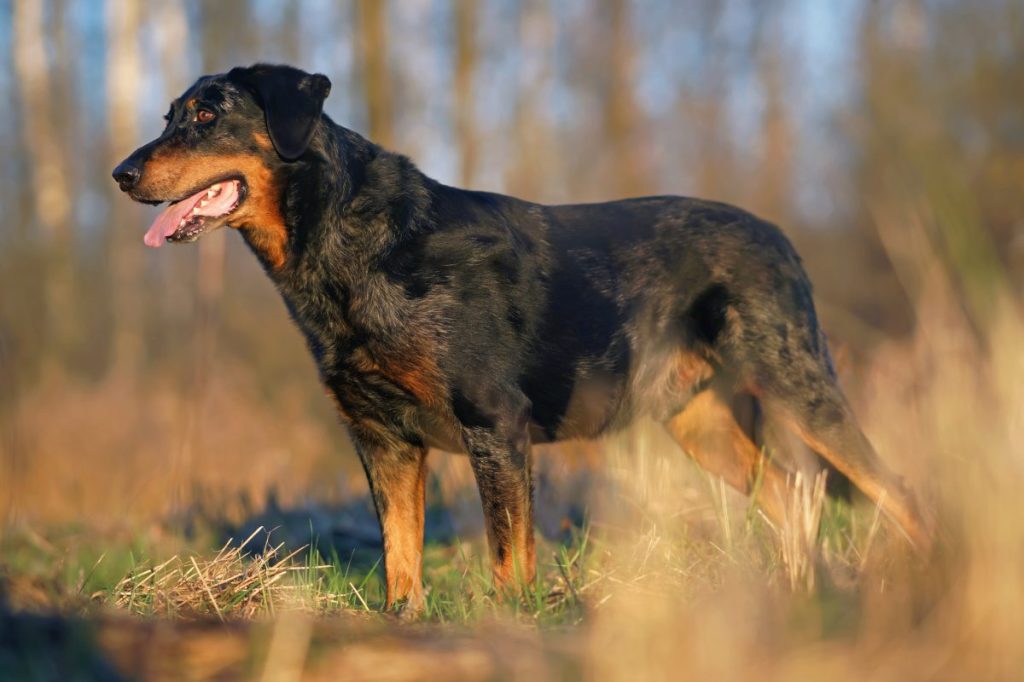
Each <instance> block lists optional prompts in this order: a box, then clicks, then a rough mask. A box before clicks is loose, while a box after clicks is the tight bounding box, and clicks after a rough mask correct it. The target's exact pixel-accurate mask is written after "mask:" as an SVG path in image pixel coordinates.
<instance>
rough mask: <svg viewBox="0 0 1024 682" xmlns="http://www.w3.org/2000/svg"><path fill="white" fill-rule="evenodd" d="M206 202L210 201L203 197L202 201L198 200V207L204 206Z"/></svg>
mask: <svg viewBox="0 0 1024 682" xmlns="http://www.w3.org/2000/svg"><path fill="white" fill-rule="evenodd" d="M208 203H210V202H209V201H208V200H206V199H203V200H202V201H200V202H199V208H203V207H205V206H206V205H207V204H208Z"/></svg>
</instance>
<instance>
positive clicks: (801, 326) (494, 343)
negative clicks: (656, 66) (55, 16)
mask: <svg viewBox="0 0 1024 682" xmlns="http://www.w3.org/2000/svg"><path fill="white" fill-rule="evenodd" d="M330 87H331V84H330V81H329V80H328V79H327V78H326V77H325V76H322V75H319V74H317V75H311V74H308V73H305V72H303V71H300V70H298V69H294V68H291V67H287V66H270V65H256V66H253V67H251V68H236V69H233V70H231V71H230V72H229V73H226V74H219V75H214V76H206V77H203V78H200V79H199V80H198V81H197V82H196V83H195V85H193V86H192V87H191V88H189V89H188V91H187V92H186V93H185V94H184V95H182V96H181V97H180V98H179V99H177V100H176V101H175V102H174V103H173V104H172V105H171V109H170V111H169V112H168V113H167V117H166V118H167V127H166V128H165V130H164V132H163V134H161V135H160V137H158V138H157V139H156V140H154V141H153V142H150V143H149V144H147V145H145V146H143V147H141V148H139V149H138V150H137V151H135V152H134V153H133V154H132V155H131V156H129V157H128V158H127V159H126V160H125V161H124V162H123V163H121V164H120V165H119V166H118V167H117V169H116V170H115V171H114V178H115V179H116V180H117V182H118V184H119V185H120V186H121V189H122V190H124V191H125V192H128V194H129V195H130V196H131V197H132V198H133V199H135V200H137V201H142V202H146V203H152V204H159V203H162V202H170V203H169V206H168V207H167V208H165V209H164V211H163V212H162V213H161V214H160V216H159V217H158V218H157V219H156V221H155V222H154V223H153V226H152V227H151V228H150V229H149V231H148V232H147V234H146V238H145V241H146V243H147V244H149V245H150V246H159V245H160V244H162V243H163V242H165V241H167V242H191V241H193V240H195V239H197V238H199V237H200V236H202V235H203V234H205V233H207V232H209V231H211V230H213V229H215V228H218V227H221V226H223V225H227V226H229V227H232V228H235V229H237V230H238V231H239V232H240V233H241V235H242V237H243V238H244V239H245V241H246V243H247V244H248V245H249V246H250V247H251V249H252V250H253V252H255V254H256V256H257V257H258V258H259V259H260V261H261V262H262V264H263V267H264V268H265V269H266V271H267V274H268V275H269V276H270V278H271V279H272V280H273V281H274V284H275V285H276V286H277V288H278V290H279V291H280V292H281V295H282V297H283V298H284V301H285V303H286V305H287V306H288V309H289V311H290V312H291V315H292V317H293V318H294V319H295V321H296V323H297V324H298V325H299V326H300V327H301V329H302V331H303V333H304V334H305V337H306V340H307V342H308V344H309V349H310V351H311V352H312V354H313V356H314V358H315V359H316V363H317V366H318V367H319V369H320V376H321V378H322V380H323V382H324V384H325V385H326V386H327V388H328V389H329V390H330V392H331V393H332V394H333V396H334V397H335V398H336V399H337V404H338V409H339V411H340V412H341V415H342V417H343V419H344V420H345V422H346V423H347V424H348V428H349V430H350V432H351V435H352V438H353V440H354V441H355V443H356V446H357V448H358V451H359V455H360V457H361V459H362V463H363V466H364V467H365V469H366V475H367V477H368V478H369V482H370V487H371V490H372V493H373V498H374V501H375V503H376V507H377V513H378V516H379V519H380V524H381V527H382V530H383V535H384V557H385V569H386V573H387V605H388V606H389V607H390V606H392V605H395V604H396V603H397V602H400V601H406V602H407V603H408V605H409V606H410V607H412V608H416V607H418V606H420V604H421V603H422V595H423V591H422V585H421V553H422V544H423V514H424V480H425V477H426V468H425V461H426V453H427V448H428V447H438V448H441V449H444V450H448V451H455V452H465V453H468V455H469V457H470V460H471V462H472V466H473V471H474V472H475V474H476V479H477V484H478V485H479V488H480V497H481V500H482V501H483V508H484V514H485V517H486V522H487V534H488V541H489V546H490V550H491V554H492V559H493V564H494V575H495V579H496V581H497V582H499V583H509V582H510V581H513V580H515V579H516V578H517V577H518V578H520V579H524V580H530V579H532V578H533V575H534V564H535V559H534V541H533V523H532V510H531V480H530V444H531V443H535V442H550V441H555V440H560V439H564V438H577V437H583V438H590V437H594V436H597V435H598V434H601V433H604V432H607V431H610V430H612V429H615V428H617V427H620V426H622V425H625V424H627V423H629V422H630V421H631V420H633V419H634V418H635V417H637V416H639V415H649V416H651V417H653V418H654V419H656V420H658V421H660V422H662V423H663V424H665V425H666V426H667V427H668V430H669V431H670V432H671V433H672V435H673V436H674V437H675V439H676V440H677V441H678V442H679V444H680V445H681V446H682V447H683V449H684V450H685V451H686V452H687V453H689V454H690V455H691V456H692V457H693V458H694V459H696V460H697V462H699V463H700V464H701V465H702V466H703V467H704V468H706V469H707V470H708V471H710V472H712V473H714V474H716V475H718V476H721V477H722V478H724V479H725V480H726V481H727V482H728V483H729V484H731V485H733V486H735V487H736V488H738V489H740V490H742V491H744V492H747V493H751V492H754V481H755V479H757V480H758V481H760V485H758V486H757V490H756V493H757V496H758V502H759V503H760V505H761V506H762V507H763V509H764V510H765V512H766V513H767V514H768V515H769V516H770V517H772V518H774V519H775V520H778V521H781V520H782V518H783V516H784V513H785V508H786V504H787V503H786V500H787V471H786V469H785V467H783V466H781V465H780V463H779V462H778V461H775V460H772V461H766V460H765V459H764V458H763V457H762V456H761V453H762V450H761V448H759V447H758V445H757V444H755V440H756V435H757V431H758V430H757V429H755V428H754V427H753V426H752V421H751V419H750V417H751V415H756V414H760V415H762V416H763V418H764V419H765V420H766V423H769V424H774V425H775V428H776V429H778V428H780V425H781V427H782V430H785V431H788V432H790V433H793V434H796V435H798V436H799V438H800V439H802V441H804V442H805V443H806V444H807V445H809V446H810V448H812V449H813V450H814V451H815V452H816V453H817V454H818V455H819V456H820V458H822V460H821V461H823V462H826V463H827V465H828V466H830V467H832V468H834V470H835V471H836V472H838V473H839V474H840V478H843V479H846V480H848V481H851V482H852V483H853V484H855V485H856V486H857V487H858V488H859V489H860V490H861V491H863V492H864V493H865V494H866V495H867V496H868V497H870V498H871V499H872V500H874V501H876V502H877V503H879V504H880V505H881V506H882V508H883V509H884V510H885V512H886V513H887V514H888V515H889V516H890V517H891V518H892V519H894V520H895V521H896V522H897V524H898V525H899V527H901V528H902V529H903V530H904V531H905V532H906V534H907V535H908V536H909V537H910V538H911V540H912V541H913V542H914V543H915V544H917V545H919V546H926V545H928V543H929V532H928V529H927V524H925V523H924V522H923V520H922V518H921V516H920V514H919V511H918V509H917V506H916V503H915V501H914V498H913V496H912V494H911V493H910V491H909V490H908V489H907V488H906V487H904V485H903V484H902V483H901V482H900V480H899V479H898V478H897V477H896V476H895V475H894V474H892V473H891V472H890V471H889V470H888V469H887V468H886V467H885V466H884V465H883V464H882V462H881V461H879V459H878V457H877V456H876V454H875V452H874V450H873V449H872V447H871V445H870V443H869V442H868V440H867V439H866V438H865V437H864V435H863V433H862V432H861V431H860V429H859V428H858V427H857V425H856V422H855V421H854V417H853V415H852V413H851V411H850V407H849V405H848V404H847V401H846V400H845V399H844V397H843V395H842V393H841V392H840V390H839V388H838V386H837V385H836V380H835V374H834V371H833V369H832V364H831V361H830V359H829V353H828V350H827V348H826V344H825V337H824V335H823V334H822V332H821V330H820V328H819V326H818V321H817V318H816V315H815V311H814V304H813V302H812V300H811V285H810V283H809V282H808V280H807V276H806V275H805V273H804V271H803V269H802V268H801V265H800V260H799V258H798V257H797V255H796V253H795V252H794V250H793V247H792V246H791V245H790V243H789V242H788V241H787V240H786V238H785V236H783V234H782V233H781V232H780V231H779V230H778V229H777V228H775V227H774V226H772V225H769V224H767V223H764V222H762V221H761V220H758V219H757V218H755V217H753V216H751V215H750V214H748V213H745V212H743V211H741V210H739V209H737V208H733V207H731V206H727V205H724V204H719V203H713V202H708V201H700V200H696V199H686V198H681V197H650V198H642V199H630V200H626V201H615V202H609V203H605V204H589V205H570V206H542V205H538V204H533V203H530V202H527V201H521V200H519V199H514V198H512V197H507V196H502V195H499V194H490V193H486V192H474V191H469V190H464V189H456V188H454V187H448V186H445V185H442V184H440V183H438V182H435V181H434V180H431V179H430V178H428V177H426V176H425V175H423V174H422V173H421V172H420V171H419V170H417V168H416V167H415V166H414V165H413V164H412V163H411V162H410V161H409V160H408V159H406V158H404V157H402V156H399V155H396V154H392V153H390V152H388V151H385V150H384V149H381V148H380V147H378V146H376V145H374V144H372V143H371V142H368V141H367V140H365V139H363V138H362V137H360V136H359V135H357V134H355V133H353V132H352V131H350V130H347V129H345V128H342V127H340V126H338V125H336V124H335V123H334V122H333V121H331V120H330V119H329V118H328V117H327V116H326V115H324V114H323V113H322V105H323V101H324V99H325V98H326V97H327V94H328V92H329V91H330Z"/></svg>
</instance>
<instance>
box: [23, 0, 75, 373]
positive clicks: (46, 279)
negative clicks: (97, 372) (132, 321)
mask: <svg viewBox="0 0 1024 682" xmlns="http://www.w3.org/2000/svg"><path fill="white" fill-rule="evenodd" d="M12 32H13V52H14V55H13V56H14V71H15V75H16V77H17V80H18V87H19V90H20V95H21V96H20V98H19V101H20V103H21V123H22V126H23V127H24V139H23V144H24V147H23V150H24V153H25V156H26V158H27V160H28V165H29V171H30V183H31V186H30V187H25V188H24V189H23V191H25V192H26V193H27V194H28V195H29V196H30V197H31V199H32V217H33V220H34V223H35V225H37V226H38V228H39V231H40V234H39V238H34V237H33V238H30V242H33V243H35V244H36V245H38V247H39V248H41V249H42V252H43V253H44V254H46V255H47V257H46V258H45V259H44V261H43V263H42V264H41V272H39V273H36V276H38V277H39V280H38V282H34V283H32V285H31V286H40V287H42V289H43V291H44V306H45V311H44V317H43V330H42V335H41V338H42V342H43V345H44V348H45V351H44V352H42V353H40V354H39V356H38V357H39V358H41V359H42V360H43V361H44V363H46V364H48V365H49V369H60V368H61V362H62V360H63V359H65V358H66V357H67V353H68V350H69V349H68V346H69V343H70V338H71V336H72V333H73V330H72V328H71V327H72V324H71V323H72V320H73V300H72V289H71V286H72V276H71V268H72V264H71V252H72V245H73V243H74V239H75V233H74V230H73V225H72V223H71V193H70V186H69V183H68V178H67V167H68V165H67V160H66V157H65V150H64V149H63V148H62V147H61V144H60V139H61V135H60V132H59V130H58V128H57V121H56V115H57V112H56V111H55V109H56V108H55V106H54V104H55V102H57V101H59V100H57V99H56V98H55V94H56V93H55V92H54V91H53V82H52V78H51V75H52V73H53V64H52V63H51V61H50V59H48V57H47V53H46V44H45V42H44V41H45V37H46V36H47V35H50V33H51V27H50V26H48V25H47V24H46V23H44V6H43V2H42V0H25V1H24V2H20V1H19V2H16V3H14V16H13V23H12Z"/></svg>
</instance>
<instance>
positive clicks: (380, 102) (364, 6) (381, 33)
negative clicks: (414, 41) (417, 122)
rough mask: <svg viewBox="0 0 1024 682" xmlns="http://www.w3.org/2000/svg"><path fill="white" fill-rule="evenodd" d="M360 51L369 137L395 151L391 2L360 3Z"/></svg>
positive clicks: (369, 0) (357, 12)
mask: <svg viewBox="0 0 1024 682" xmlns="http://www.w3.org/2000/svg"><path fill="white" fill-rule="evenodd" d="M356 14H357V25H358V29H357V31H356V35H357V40H356V42H357V50H358V60H359V64H360V67H361V68H360V71H361V75H362V85H363V96H364V97H365V98H366V113H367V118H368V121H367V125H368V134H369V136H370V139H371V140H373V141H374V142H376V143H377V144H379V145H382V146H384V147H388V148H391V147H392V145H393V144H394V141H395V131H394V109H393V106H394V105H393V100H392V95H391V72H390V69H389V66H388V3H387V2H386V1H385V0H358V1H357V2H356Z"/></svg>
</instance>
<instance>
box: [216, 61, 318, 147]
mask: <svg viewBox="0 0 1024 682" xmlns="http://www.w3.org/2000/svg"><path fill="white" fill-rule="evenodd" d="M228 78H230V79H232V80H234V81H236V82H238V83H240V84H242V85H244V86H245V87H246V88H248V89H249V90H250V91H251V92H252V93H253V94H254V95H255V96H256V99H257V101H259V103H260V105H261V106H262V107H263V112H264V114H265V115H266V119H267V131H268V132H269V133H270V140H271V141H272V142H273V143H274V148H275V149H276V150H277V153H278V154H280V155H281V158H283V159H285V160H286V161H294V160H295V159H297V158H299V157H300V156H302V153H303V152H304V151H306V147H308V146H309V141H310V139H311V138H312V137H313V130H314V128H315V127H316V122H317V120H319V118H320V112H321V111H323V106H324V100H325V99H326V98H327V95H328V94H330V92H331V81H330V79H329V78H327V76H324V75H323V74H319V73H314V74H310V73H306V72H305V71H302V70H301V69H296V68H294V67H291V66H277V65H272V64H257V65H255V66H251V67H247V68H246V67H236V68H234V69H232V70H231V71H230V72H229V73H228Z"/></svg>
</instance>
